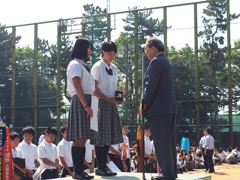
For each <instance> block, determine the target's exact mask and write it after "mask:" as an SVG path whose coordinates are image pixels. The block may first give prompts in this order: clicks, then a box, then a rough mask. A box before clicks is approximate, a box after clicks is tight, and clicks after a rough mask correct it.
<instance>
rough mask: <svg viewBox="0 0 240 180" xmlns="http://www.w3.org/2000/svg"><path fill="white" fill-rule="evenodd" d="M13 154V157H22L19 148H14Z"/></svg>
mask: <svg viewBox="0 0 240 180" xmlns="http://www.w3.org/2000/svg"><path fill="white" fill-rule="evenodd" d="M12 156H13V158H22V153H21V152H20V151H19V150H18V149H13V148H12Z"/></svg>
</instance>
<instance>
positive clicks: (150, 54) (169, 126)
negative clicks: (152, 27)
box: [140, 37, 177, 180]
mask: <svg viewBox="0 0 240 180" xmlns="http://www.w3.org/2000/svg"><path fill="white" fill-rule="evenodd" d="M144 52H145V54H146V56H147V58H148V59H149V60H150V64H149V66H148V68H147V70H146V73H145V77H144V92H143V96H144V97H143V98H144V113H145V114H144V116H145V117H146V118H147V121H148V125H149V128H150V131H151V134H152V138H153V141H154V146H155V150H156V155H157V160H158V163H159V165H160V167H161V169H162V171H161V173H160V174H159V175H158V176H157V177H155V179H163V180H164V179H167V180H175V179H176V178H177V170H176V164H177V163H176V119H175V114H176V104H175V103H176V102H175V96H174V85H173V69H172V66H171V64H170V63H169V61H168V59H167V58H166V56H165V55H164V54H163V52H164V45H163V43H162V42H161V40H159V39H158V38H156V37H152V38H150V39H149V40H147V42H146V44H145V47H144ZM140 112H142V109H141V106H140ZM140 115H141V114H140Z"/></svg>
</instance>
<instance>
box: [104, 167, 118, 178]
mask: <svg viewBox="0 0 240 180" xmlns="http://www.w3.org/2000/svg"><path fill="white" fill-rule="evenodd" d="M105 170H106V171H107V173H108V174H109V176H116V175H117V173H116V172H112V171H111V170H110V169H109V168H108V167H105Z"/></svg>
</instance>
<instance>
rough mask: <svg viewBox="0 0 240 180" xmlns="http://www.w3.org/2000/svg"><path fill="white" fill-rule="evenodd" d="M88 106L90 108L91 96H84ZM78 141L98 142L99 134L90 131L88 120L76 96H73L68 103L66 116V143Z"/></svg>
mask: <svg viewBox="0 0 240 180" xmlns="http://www.w3.org/2000/svg"><path fill="white" fill-rule="evenodd" d="M84 97H85V99H86V101H87V104H88V106H90V107H91V95H90V94H84ZM78 139H86V140H87V139H90V140H98V139H99V134H98V132H96V131H93V130H91V129H90V118H89V117H87V112H86V111H85V110H84V107H83V105H82V103H81V102H80V100H79V99H78V97H77V95H73V96H72V98H71V101H70V107H69V116H68V131H67V138H66V140H67V141H73V140H78Z"/></svg>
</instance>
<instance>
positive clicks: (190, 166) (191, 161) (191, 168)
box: [186, 151, 194, 171]
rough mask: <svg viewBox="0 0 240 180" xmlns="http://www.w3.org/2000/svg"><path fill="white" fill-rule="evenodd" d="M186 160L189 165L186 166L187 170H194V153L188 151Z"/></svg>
mask: <svg viewBox="0 0 240 180" xmlns="http://www.w3.org/2000/svg"><path fill="white" fill-rule="evenodd" d="M186 160H187V166H186V168H187V170H188V171H193V165H194V164H193V156H192V153H191V151H188V152H187V158H186Z"/></svg>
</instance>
